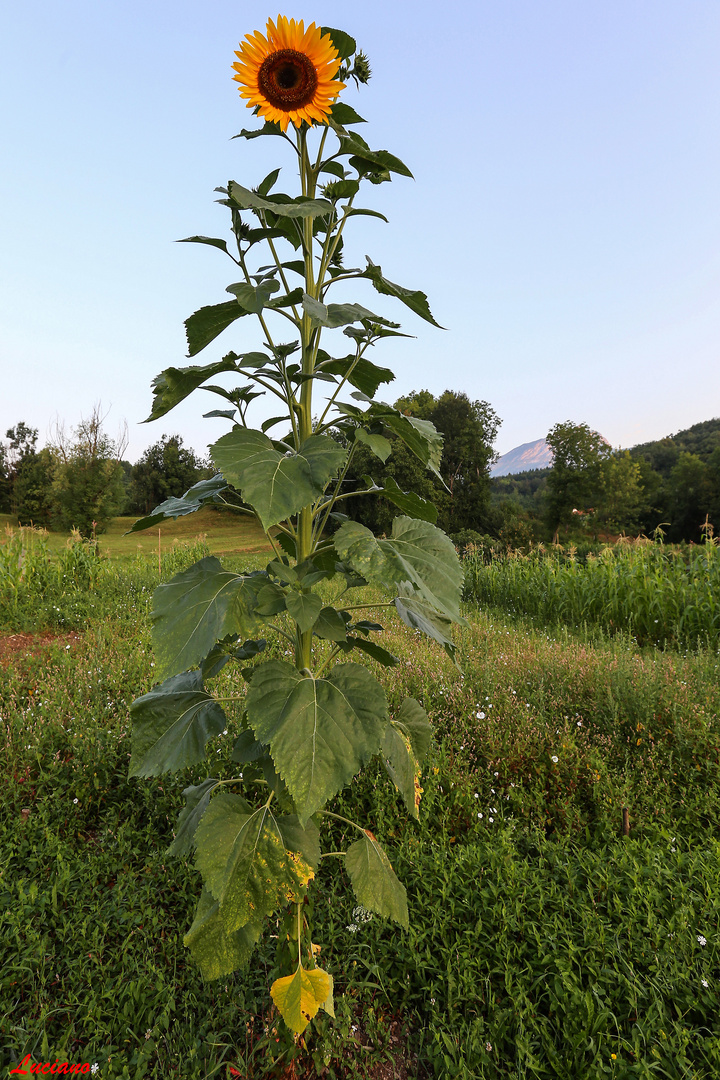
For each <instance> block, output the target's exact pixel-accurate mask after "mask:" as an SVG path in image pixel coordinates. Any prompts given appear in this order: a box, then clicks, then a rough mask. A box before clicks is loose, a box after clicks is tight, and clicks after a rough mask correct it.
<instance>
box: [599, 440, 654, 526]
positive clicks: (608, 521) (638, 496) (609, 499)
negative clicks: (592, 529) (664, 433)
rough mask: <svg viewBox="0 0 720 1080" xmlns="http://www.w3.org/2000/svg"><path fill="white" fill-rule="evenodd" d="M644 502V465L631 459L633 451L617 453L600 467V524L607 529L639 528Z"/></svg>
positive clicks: (618, 451)
mask: <svg viewBox="0 0 720 1080" xmlns="http://www.w3.org/2000/svg"><path fill="white" fill-rule="evenodd" d="M644 500H645V493H644V490H643V485H642V478H641V468H640V462H639V461H634V460H633V459H632V458H631V457H630V451H629V450H616V451H615V453H613V454H610V455H609V456H608V457H606V458H605V459H604V460H603V461H602V463H601V466H600V486H599V497H598V499H597V505H596V507H595V520H596V521H597V523H598V524H599V525H604V526H605V528H606V529H614V530H626V529H635V528H637V525H638V520H639V518H640V514H641V512H642V509H643V506H644Z"/></svg>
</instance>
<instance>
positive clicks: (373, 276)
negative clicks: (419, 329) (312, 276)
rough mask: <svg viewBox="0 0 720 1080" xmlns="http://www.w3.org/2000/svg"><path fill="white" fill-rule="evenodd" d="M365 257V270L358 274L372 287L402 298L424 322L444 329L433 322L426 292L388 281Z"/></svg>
mask: <svg viewBox="0 0 720 1080" xmlns="http://www.w3.org/2000/svg"><path fill="white" fill-rule="evenodd" d="M365 258H366V259H367V264H368V265H367V270H365V271H364V273H362V274H361V275H360V276H361V277H365V278H368V279H369V280H370V281H371V282H372V285H373V288H375V289H376V290H377V291H378V292H379V293H382V294H383V295H384V296H395V297H397V299H398V300H402V302H403V304H405V306H406V307H409V308H410V310H411V311H414V312H415V314H416V315H419V316H420V318H421V319H425V321H426V322H429V323H432V324H433V326H437V327H438V329H439V330H443V329H444V327H442V326H440V323H438V322H435V319H433V317H432V312H431V311H430V305H429V304H428V298H427V294H426V293H424V292H420V290H419V289H404V288H403V286H402V285H395V283H394V282H392V281H388V279H387V278H385V277H383V275H382V268H381V267H379V266H376V265H375V263H374V262H373V261H372V259H371V258H370V257H369V256H368V255H366V256H365Z"/></svg>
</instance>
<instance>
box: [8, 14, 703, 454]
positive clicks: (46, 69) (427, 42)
mask: <svg viewBox="0 0 720 1080" xmlns="http://www.w3.org/2000/svg"><path fill="white" fill-rule="evenodd" d="M283 13H284V14H287V15H289V16H294V17H296V18H304V19H305V20H306V22H310V21H313V20H314V21H316V22H317V23H320V24H328V25H334V26H339V27H341V28H342V29H345V30H347V31H348V32H349V33H352V34H353V35H354V36H355V37H356V38H357V40H358V42H359V44H360V45H361V46H362V47H363V48H364V49H365V50H366V52H367V53H368V54H369V56H370V58H371V62H372V67H373V73H374V75H373V79H372V81H371V82H370V84H369V86H367V87H365V88H362V89H361V92H360V93H357V92H356V91H355V89H354V87H353V88H348V90H346V91H345V93H344V95H343V97H344V100H347V101H348V102H349V103H350V104H352V105H353V106H354V107H355V108H356V109H357V110H358V111H359V112H360V113H361V114H362V115H363V116H364V117H365V118H366V119H367V120H368V124H367V125H366V126H365V127H364V128H363V129H362V134H363V135H364V137H365V138H366V139H367V140H368V141H369V142H370V144H371V145H372V146H373V147H375V148H386V149H389V150H391V151H393V152H394V153H396V154H397V155H398V156H399V157H401V158H402V159H403V160H404V161H405V162H406V163H407V164H408V165H409V167H410V168H411V169H412V171H413V173H414V175H415V180H414V181H410V180H405V179H403V178H397V179H396V180H394V181H393V183H392V184H385V185H381V186H380V187H377V188H372V189H371V190H370V194H369V196H368V200H367V201H366V202H365V204H364V205H368V206H373V207H375V208H376V209H379V210H381V211H382V212H383V213H385V214H386V216H387V217H388V218H389V219H390V224H389V225H384V224H383V223H382V222H379V221H373V220H371V219H358V220H359V221H360V222H361V224H360V225H359V226H358V227H357V228H356V230H355V232H354V233H351V234H350V236H349V237H348V244H347V246H346V253H348V255H352V256H354V258H350V260H349V261H351V262H352V264H355V265H357V264H362V262H363V257H364V256H365V255H366V254H368V255H370V256H371V257H372V258H373V261H374V262H376V263H380V264H381V265H382V267H383V271H384V273H385V274H386V275H387V276H388V277H389V278H391V279H392V280H394V281H397V282H399V283H401V284H403V285H406V286H408V287H410V288H421V289H423V290H424V291H425V292H427V293H428V296H429V298H430V302H431V306H432V309H433V313H434V314H435V316H436V318H437V319H438V321H439V322H440V323H442V325H443V326H445V327H447V328H448V329H447V331H440V330H436V329H434V328H433V327H431V326H428V325H426V324H425V323H423V322H421V321H420V320H419V319H416V318H415V317H414V316H413V315H412V314H411V313H410V312H406V309H404V308H402V307H401V305H399V304H397V302H395V301H393V300H391V299H389V298H382V300H381V298H379V297H377V296H375V295H374V294H373V296H372V300H373V305H374V308H375V310H379V311H383V312H384V313H385V314H387V315H388V316H389V317H391V318H392V317H396V318H398V319H401V320H402V322H403V326H404V329H406V330H407V331H408V332H409V333H412V334H415V335H416V336H415V337H414V338H413V339H412V340H407V341H403V340H401V341H396V342H394V341H390V342H387V343H386V344H385V345H384V346H383V347H378V348H377V350H376V352H375V355H374V359H375V360H376V362H378V363H381V364H383V365H385V366H389V367H392V368H393V369H394V370H395V372H396V376H397V378H396V382H395V383H394V384H393V385H392V386H391V387H390V388H389V390H388V394H387V397H388V398H389V399H394V398H395V397H396V396H398V395H399V394H401V393H405V392H407V391H409V390H411V389H420V388H428V389H430V390H432V391H434V392H436V393H438V392H441V391H442V390H444V389H445V388H450V389H454V390H462V391H464V392H466V393H467V394H468V395H469V396H470V397H471V398H483V399H485V400H487V401H489V402H490V403H491V404H492V405H493V407H494V408H495V409H496V410H497V412H498V413H499V415H500V416H501V418H502V420H503V426H502V428H501V430H500V435H499V438H498V441H497V449H498V451H499V452H501V453H503V452H506V451H508V450H510V449H511V448H512V447H514V446H516V445H517V444H519V443H522V442H527V441H530V440H532V439H535V438H540V437H542V436H543V435H545V434H546V433H547V431H548V430H549V428H550V427H551V426H552V425H553V424H554V423H556V422H558V421H563V420H567V419H569V420H573V421H577V422H581V421H582V422H586V423H588V424H590V426H591V427H594V428H596V429H597V430H599V431H600V432H602V434H603V435H604V436H605V437H606V438H607V439H609V440H610V442H611V443H612V444H613V445H616V446H630V445H633V444H634V443H637V442H640V441H644V440H647V439H651V438H657V437H660V436H662V435H665V434H668V433H669V432H673V431H677V430H679V429H681V428H683V427H686V426H688V425H690V424H692V423H695V422H697V421H700V420H705V419H709V418H710V417H712V416H715V415H718V414H720V363H719V362H718V361H719V359H720V357H719V353H720V302H719V296H720V288H719V286H720V243H719V242H718V241H719V240H720V203H719V200H718V192H720V130H719V129H720V113H719V107H718V102H719V101H720V65H718V62H717V55H718V44H719V42H720V5H718V3H717V0H685V2H683V3H679V2H678V0H602V2H600V0H582V2H578V0H503V2H502V3H497V0H493V2H490V0H475V2H474V3H471V4H469V3H468V4H466V3H460V2H457V0H447V2H446V3H444V4H433V5H431V4H428V3H424V2H413V3H409V2H405V0H394V2H392V3H387V2H385V3H380V2H378V0H366V2H364V3H362V4H357V3H352V4H351V3H346V2H343V0H335V2H333V3H330V2H327V0H319V2H316V3H314V4H312V5H310V6H304V7H303V6H301V7H298V6H295V7H294V8H292V9H290V8H285V9H283ZM275 15H277V10H276V9H275V8H272V9H270V8H268V7H267V6H266V5H265V4H258V3H254V2H248V3H245V4H236V5H228V4H226V3H218V2H216V0H203V2H202V3H200V2H197V0H192V2H191V0H176V2H173V3H172V4H171V3H169V2H168V0H152V2H151V3H148V2H147V0H143V2H139V0H123V2H122V3H120V2H117V0H101V2H98V0H66V2H64V3H62V4H60V3H57V2H56V3H52V4H51V3H48V2H47V0H38V2H37V3H35V4H32V5H27V4H26V5H21V4H8V5H6V6H5V8H4V12H3V14H2V15H0V40H1V41H2V45H0V49H1V50H2V56H1V57H0V60H1V62H0V95H1V99H2V102H3V107H2V109H1V110H0V139H1V144H2V148H3V159H4V164H3V168H2V170H1V171H0V206H1V207H2V209H1V211H0V220H1V221H2V225H1V227H0V228H1V238H0V283H1V288H0V356H1V357H2V370H3V393H2V397H1V399H0V429H1V430H0V435H2V434H4V431H5V429H6V428H7V427H9V426H10V425H12V424H15V423H16V422H17V421H18V420H21V419H23V420H25V421H26V422H27V423H29V424H31V425H32V426H34V427H37V428H39V430H40V437H41V441H44V439H45V437H46V436H47V434H48V432H49V429H50V426H51V424H52V422H53V420H54V419H55V418H56V417H59V418H60V419H61V420H64V421H65V423H66V425H73V424H75V423H77V421H78V420H79V419H80V417H81V415H88V414H89V413H90V412H91V410H92V408H93V405H94V403H95V402H97V401H101V402H102V404H103V407H104V409H106V410H107V409H110V412H109V416H108V420H107V426H108V428H109V430H110V431H111V432H113V431H114V430H115V429H116V428H117V426H118V425H119V424H120V423H121V422H122V421H123V420H125V419H126V420H127V422H128V425H129V431H130V445H129V448H128V451H127V455H126V456H128V457H129V458H130V459H131V460H136V459H137V457H139V455H140V454H141V453H142V451H143V449H144V448H145V447H146V446H148V445H149V444H150V443H152V442H155V441H156V440H157V439H158V438H159V437H160V435H161V434H163V433H164V432H167V433H168V434H169V433H171V432H178V433H180V434H181V435H182V436H183V438H184V440H185V442H186V444H188V445H190V446H192V447H194V448H195V449H196V450H197V451H199V452H204V449H205V446H206V445H207V443H208V442H212V441H214V440H215V439H216V438H218V437H219V436H220V435H221V434H223V432H224V430H225V428H224V426H223V422H222V421H218V420H205V421H203V420H201V419H200V417H201V414H202V412H205V411H207V410H208V408H213V407H215V406H214V403H213V402H212V399H211V398H210V397H209V396H207V395H205V394H200V393H198V394H196V395H194V396H193V397H192V398H190V399H189V401H188V402H186V403H184V404H183V405H182V406H180V407H179V408H178V409H177V410H175V412H174V413H172V414H170V415H169V416H168V417H165V418H163V419H162V420H160V421H157V422H155V423H153V424H148V425H140V426H138V425H139V422H140V421H142V420H143V419H144V418H145V417H146V416H147V415H148V412H149V409H150V402H151V393H150V383H151V380H152V378H153V377H154V376H155V375H156V374H157V373H158V372H159V371H161V370H162V368H164V367H167V366H170V365H182V364H183V363H187V362H189V361H187V360H185V359H184V357H185V352H186V350H185V340H184V330H183V320H184V319H185V318H186V317H187V316H188V315H189V314H191V313H192V312H193V311H194V310H196V309H197V308H198V307H200V306H202V305H204V304H212V303H219V302H222V301H223V300H225V299H226V294H225V292H224V289H225V286H226V285H227V284H228V283H230V282H231V281H232V280H234V277H233V274H232V270H233V268H232V266H231V265H230V263H229V262H228V263H227V266H226V265H225V263H226V262H227V260H225V259H223V257H222V256H221V255H220V254H219V253H217V252H215V251H214V250H212V249H205V248H201V247H197V246H195V245H189V244H187V245H176V244H174V243H173V241H174V240H176V239H179V238H181V237H184V236H189V235H192V234H195V233H201V234H209V235H225V230H226V223H225V215H226V211H225V210H224V209H223V208H222V207H219V206H217V205H216V204H215V203H214V201H213V200H214V199H215V198H216V196H215V194H214V193H213V189H214V187H215V186H217V185H218V184H223V183H225V182H226V181H227V180H228V179H230V178H232V179H234V180H237V181H238V182H240V183H243V184H245V185H247V186H251V185H254V184H256V183H257V182H258V181H259V180H260V179H262V177H263V176H264V175H265V174H266V173H267V172H268V171H269V170H270V169H271V168H272V167H273V166H275V165H278V164H280V163H281V157H282V154H281V152H280V151H279V149H278V142H277V141H276V140H259V141H255V142H251V143H247V142H245V141H244V140H234V141H231V140H230V136H232V135H234V134H235V133H236V132H237V131H239V130H240V128H241V127H244V126H249V125H251V124H253V123H255V121H254V120H253V117H252V114H251V112H250V111H249V110H247V109H246V108H245V106H244V103H243V102H242V101H241V100H240V98H239V96H238V93H237V89H236V84H234V83H233V82H232V81H231V74H232V73H231V69H230V64H231V63H232V61H233V59H234V57H233V50H234V49H235V48H237V44H238V41H239V40H240V39H241V38H242V37H243V35H244V34H245V33H248V32H250V31H252V30H254V29H262V28H264V25H265V21H266V19H267V17H268V16H273V17H274V16H275ZM265 144H269V145H265ZM288 150H289V148H288ZM282 164H283V165H284V166H285V169H284V172H283V174H282V176H283V179H284V181H285V190H290V191H293V190H294V188H293V187H292V183H293V175H292V162H291V160H290V158H289V156H288V157H287V158H285V160H284V161H282ZM356 260H359V263H358V262H356ZM354 298H356V299H359V300H361V301H362V299H363V294H358V293H356V294H355V296H354ZM249 323H250V321H249V320H243V322H241V323H239V324H237V326H238V327H241V328H242V337H241V336H240V333H241V332H240V331H234V330H233V329H231V330H228V331H226V333H225V334H223V335H222V336H221V337H220V338H219V339H218V340H217V342H216V343H214V344H213V345H211V346H209V347H208V349H206V350H205V352H204V353H203V354H201V356H200V357H199V358H198V360H197V361H195V362H210V361H211V360H213V359H217V358H219V357H220V356H221V355H223V353H224V352H226V351H228V350H229V349H231V348H236V349H238V350H241V349H243V348H244V349H247V348H254V347H257V346H258V345H259V344H260V339H259V337H257V336H256V335H255V333H254V330H253V331H252V332H251V331H250V325H249ZM246 324H247V325H246ZM339 347H340V348H341V347H342V346H339ZM274 411H275V410H274V408H273V406H272V404H269V405H265V404H264V402H262V403H261V404H260V406H259V407H258V409H257V411H256V414H255V417H256V420H257V424H258V426H259V424H260V422H261V421H262V419H263V418H265V417H266V416H268V415H270V414H271V413H272V412H274Z"/></svg>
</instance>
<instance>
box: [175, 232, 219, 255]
mask: <svg viewBox="0 0 720 1080" xmlns="http://www.w3.org/2000/svg"><path fill="white" fill-rule="evenodd" d="M176 243H178V244H208V245H209V246H210V247H216V248H220V251H224V252H225V254H226V255H229V254H230V252H229V251H228V249H227V243H226V242H225V240H218V239H217V238H216V237H214V236H186V237H185V238H184V239H183V240H177V241H176Z"/></svg>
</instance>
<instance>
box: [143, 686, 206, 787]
mask: <svg viewBox="0 0 720 1080" xmlns="http://www.w3.org/2000/svg"><path fill="white" fill-rule="evenodd" d="M130 716H131V718H132V721H133V734H132V757H131V758H130V772H129V775H130V776H159V775H160V773H164V772H177V771H178V770H179V769H186V768H188V766H190V765H197V764H198V762H200V761H204V759H205V743H206V742H207V741H208V739H209V738H211V736H213V735H219V734H220V732H221V731H223V730H224V728H225V727H226V726H227V718H226V716H225V713H224V712H223V711H222V709H221V708H220V706H219V705H218V703H217V702H216V701H215V699H214V698H213V697H211V696H210V694H208V693H207V691H206V690H205V689H204V688H203V682H202V674H201V673H200V672H199V671H184V672H183V673H182V674H181V675H174V676H173V677H172V678H171V679H166V680H165V682H163V683H160V685H159V686H155V687H153V689H152V690H151V691H150V692H149V693H148V694H143V696H142V697H139V698H137V699H136V700H135V701H133V703H132V705H131V706H130Z"/></svg>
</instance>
